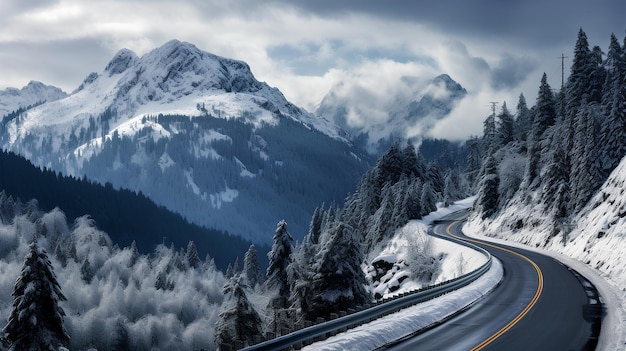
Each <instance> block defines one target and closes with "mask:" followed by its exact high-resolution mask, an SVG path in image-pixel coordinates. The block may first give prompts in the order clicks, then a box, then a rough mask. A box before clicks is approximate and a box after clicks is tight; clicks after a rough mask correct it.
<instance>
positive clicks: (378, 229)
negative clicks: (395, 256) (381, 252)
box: [365, 183, 396, 249]
mask: <svg viewBox="0 0 626 351" xmlns="http://www.w3.org/2000/svg"><path fill="white" fill-rule="evenodd" d="M394 198H395V197H394V193H393V191H392V186H391V185H390V184H388V183H387V184H385V186H384V187H383V190H382V201H381V202H380V207H378V209H377V210H376V212H375V213H374V214H373V215H372V216H371V217H370V218H369V225H368V226H367V232H366V235H365V243H366V245H367V248H368V249H371V248H373V247H374V246H375V245H376V244H378V243H379V242H380V241H381V240H383V239H384V238H388V237H389V236H390V234H393V231H394V230H395V229H396V228H395V227H393V225H392V220H393V209H394Z"/></svg>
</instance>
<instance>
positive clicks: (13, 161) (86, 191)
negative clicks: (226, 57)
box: [0, 151, 266, 270]
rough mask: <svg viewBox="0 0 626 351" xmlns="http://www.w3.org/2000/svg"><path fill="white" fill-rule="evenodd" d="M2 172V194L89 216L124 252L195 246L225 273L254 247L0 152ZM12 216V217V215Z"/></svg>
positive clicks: (140, 199)
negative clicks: (134, 248)
mask: <svg viewBox="0 0 626 351" xmlns="http://www.w3.org/2000/svg"><path fill="white" fill-rule="evenodd" d="M0 170H1V171H0V189H3V190H4V192H3V194H6V195H4V196H6V197H11V198H12V199H13V200H12V201H13V202H16V203H21V201H17V200H18V199H22V201H27V200H30V199H36V202H37V203H38V206H39V207H41V209H43V210H45V211H50V210H52V209H53V208H55V207H60V208H62V209H63V211H64V212H65V214H66V215H67V216H68V218H70V219H74V218H78V217H81V216H83V215H85V214H89V215H90V216H91V218H93V220H95V221H96V223H97V225H98V227H99V228H100V229H102V230H104V231H105V232H107V233H109V235H110V236H111V238H112V239H113V241H114V242H116V243H118V244H119V245H120V246H122V247H124V246H129V245H130V244H131V243H132V242H133V241H136V244H137V248H138V249H139V250H140V251H141V252H143V253H148V252H151V251H152V250H154V248H155V247H156V246H157V245H159V244H163V243H166V244H168V245H169V243H172V244H174V245H175V246H176V247H186V245H187V243H188V242H189V241H194V242H195V243H196V244H197V246H198V250H199V252H200V254H201V255H205V254H207V253H208V254H210V255H211V257H213V258H214V259H215V262H216V264H217V266H218V267H219V268H220V269H222V270H225V269H226V267H227V265H228V263H230V262H232V260H233V258H234V257H243V255H244V253H245V252H246V250H247V249H248V247H249V246H250V242H248V241H246V240H244V239H242V238H240V237H237V236H232V235H229V234H228V233H226V232H224V231H220V230H215V229H207V228H203V227H200V226H197V225H193V224H189V223H188V222H186V221H185V219H183V217H181V216H180V215H178V214H175V213H172V212H170V211H168V210H167V209H165V208H163V207H161V206H157V205H156V204H155V203H154V202H153V201H151V200H150V199H148V198H147V197H146V196H144V195H143V194H142V193H141V192H139V193H135V192H133V191H130V190H125V189H120V190H116V189H114V188H113V187H112V186H111V184H110V183H107V184H105V185H104V186H103V185H100V184H97V183H94V182H91V181H89V180H87V179H86V178H82V179H75V178H73V177H67V176H63V175H60V174H58V173H56V172H54V171H50V170H48V169H44V170H41V169H39V168H37V167H35V166H33V165H32V164H31V163H30V162H28V161H27V160H25V159H23V158H21V157H19V156H17V155H15V154H13V153H10V152H5V151H0ZM8 216H9V217H7V218H12V217H11V214H8ZM265 262H266V261H261V264H262V265H263V264H264V263H265Z"/></svg>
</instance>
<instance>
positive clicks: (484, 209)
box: [474, 156, 500, 218]
mask: <svg viewBox="0 0 626 351" xmlns="http://www.w3.org/2000/svg"><path fill="white" fill-rule="evenodd" d="M481 173H482V174H483V177H482V179H481V180H480V189H479V190H478V196H477V198H476V202H475V203H474V207H475V209H476V211H477V212H478V213H480V214H481V216H482V218H488V217H491V216H492V215H493V214H494V213H496V211H498V202H499V194H498V188H499V186H500V178H499V176H498V165H497V163H496V160H495V159H494V157H493V156H489V157H487V159H486V160H485V163H484V165H483V171H482V172H481Z"/></svg>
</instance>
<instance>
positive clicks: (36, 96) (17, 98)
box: [0, 81, 67, 120]
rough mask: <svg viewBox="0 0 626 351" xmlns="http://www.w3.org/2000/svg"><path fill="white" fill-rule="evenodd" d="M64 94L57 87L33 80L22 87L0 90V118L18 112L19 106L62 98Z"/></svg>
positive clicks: (23, 106) (25, 106) (24, 106)
mask: <svg viewBox="0 0 626 351" xmlns="http://www.w3.org/2000/svg"><path fill="white" fill-rule="evenodd" d="M66 96H67V94H66V93H65V92H64V91H62V90H61V89H59V88H57V87H53V86H51V85H45V84H43V83H41V82H35V81H30V82H29V83H28V84H27V85H26V86H25V87H23V88H22V89H16V88H7V89H5V90H0V120H2V119H3V118H5V117H8V115H9V114H11V113H15V112H18V110H19V109H20V108H22V109H24V108H27V107H29V106H34V105H36V104H41V103H43V102H46V101H55V100H59V99H63V98H64V97H66Z"/></svg>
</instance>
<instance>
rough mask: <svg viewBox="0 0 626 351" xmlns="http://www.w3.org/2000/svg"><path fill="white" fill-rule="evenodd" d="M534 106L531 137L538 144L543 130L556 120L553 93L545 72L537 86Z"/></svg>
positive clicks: (542, 135) (542, 136)
mask: <svg viewBox="0 0 626 351" xmlns="http://www.w3.org/2000/svg"><path fill="white" fill-rule="evenodd" d="M535 106H536V109H535V115H534V116H533V124H532V129H531V137H532V139H533V141H534V142H535V143H536V145H538V143H539V142H540V141H541V140H543V138H544V133H545V131H546V130H548V128H550V127H551V126H553V125H554V124H555V122H556V107H555V106H556V105H555V101H554V94H553V93H552V89H551V88H550V85H549V84H548V76H547V75H546V74H545V73H544V74H543V76H542V77H541V84H540V86H539V93H538V94H537V103H536V105H535Z"/></svg>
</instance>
